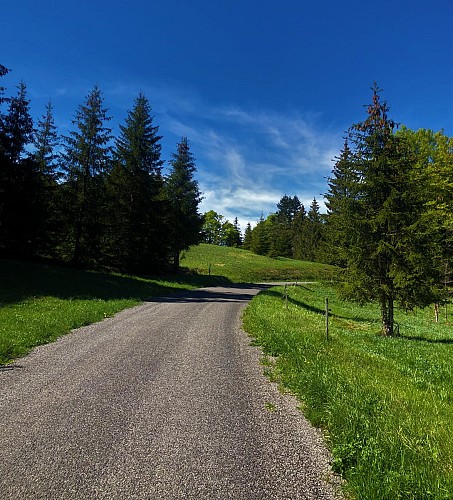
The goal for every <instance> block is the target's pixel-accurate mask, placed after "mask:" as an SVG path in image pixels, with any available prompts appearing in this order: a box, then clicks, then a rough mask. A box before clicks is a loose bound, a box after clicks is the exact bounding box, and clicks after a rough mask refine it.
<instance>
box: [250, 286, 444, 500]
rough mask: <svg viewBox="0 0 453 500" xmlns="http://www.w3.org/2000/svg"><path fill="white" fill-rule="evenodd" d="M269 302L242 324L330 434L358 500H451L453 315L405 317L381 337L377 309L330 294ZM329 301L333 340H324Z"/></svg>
mask: <svg viewBox="0 0 453 500" xmlns="http://www.w3.org/2000/svg"><path fill="white" fill-rule="evenodd" d="M283 295H284V294H283V289H282V288H272V289H270V290H268V291H265V292H263V293H261V294H260V295H259V296H258V297H256V298H255V299H254V300H253V301H252V303H251V304H250V305H249V306H248V308H247V309H246V311H245V314H244V324H245V328H246V330H247V331H248V332H249V333H250V334H251V335H252V337H253V338H254V342H255V343H256V344H258V345H260V346H261V347H262V349H263V351H264V353H265V356H264V358H263V365H264V366H265V368H264V369H265V371H266V372H267V374H268V375H269V376H270V377H271V378H272V379H273V380H275V381H277V382H278V383H279V384H281V387H282V388H284V389H286V390H290V391H291V392H293V393H295V394H296V395H297V396H298V398H299V399H300V401H301V407H302V409H303V410H304V413H305V414H306V415H307V417H308V418H309V419H310V420H311V421H312V422H313V423H314V424H315V425H316V426H318V427H321V428H322V429H323V430H324V433H325V436H326V439H327V441H328V443H329V445H330V448H331V450H332V452H333V457H334V462H333V466H334V469H335V471H336V472H338V473H340V474H341V475H342V476H343V477H344V478H345V479H346V491H347V492H348V493H349V494H350V495H351V497H352V498H357V499H368V500H384V499H388V500H393V499H403V498H404V499H414V500H422V499H451V498H453V363H452V359H453V331H452V323H453V315H452V314H450V315H449V316H448V324H446V323H445V321H443V322H439V323H438V324H436V323H435V322H434V313H433V311H432V310H424V311H417V312H416V313H411V314H405V313H399V314H397V316H396V320H397V321H398V323H399V324H400V330H401V336H400V337H395V338H384V337H382V336H381V335H379V331H380V324H379V308H378V307H377V306H375V305H369V306H366V307H359V306H356V305H353V304H351V303H349V302H343V301H341V300H339V299H338V298H337V296H336V294H335V291H334V290H333V289H332V288H331V287H329V286H326V285H322V284H310V285H300V286H297V287H294V286H292V287H288V299H287V300H285V299H284V296H283ZM325 297H329V302H330V304H329V307H330V310H331V313H330V315H331V316H330V324H329V339H328V340H326V336H325V314H324V309H325Z"/></svg>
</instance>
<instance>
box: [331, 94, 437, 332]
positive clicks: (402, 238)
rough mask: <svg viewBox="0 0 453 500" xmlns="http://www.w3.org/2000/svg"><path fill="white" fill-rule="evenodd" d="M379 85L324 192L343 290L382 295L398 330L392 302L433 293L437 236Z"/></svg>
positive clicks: (405, 303)
mask: <svg viewBox="0 0 453 500" xmlns="http://www.w3.org/2000/svg"><path fill="white" fill-rule="evenodd" d="M394 126H395V124H394V122H393V121H392V120H391V119H390V118H389V117H388V106H387V104H386V103H385V102H382V101H381V98H380V91H379V89H378V88H377V86H376V85H375V87H374V88H373V101H372V103H371V104H370V105H369V107H368V117H367V118H366V120H364V121H363V122H360V123H358V124H356V125H353V126H352V127H351V129H350V131H349V144H352V145H353V146H354V149H353V150H350V149H349V146H348V144H346V145H345V148H344V150H343V152H342V154H341V156H340V159H339V160H338V162H337V164H336V166H335V169H334V175H333V177H332V179H331V180H330V182H329V187H330V191H329V193H328V195H327V199H328V204H329V207H330V210H331V214H332V219H330V221H329V228H330V229H331V230H332V231H333V235H334V239H335V241H336V243H337V244H338V245H339V247H340V250H339V254H340V255H339V256H340V259H341V260H343V262H344V263H345V272H344V273H343V280H344V282H345V286H344V289H343V291H344V296H346V297H348V298H351V299H354V300H358V301H360V302H365V301H369V300H375V299H376V300H379V303H380V306H381V320H382V331H383V334H384V335H393V333H394V329H393V326H394V325H393V323H394V321H393V316H394V302H395V301H397V302H398V303H399V304H400V306H401V307H403V308H405V309H412V308H414V307H419V306H425V305H428V304H429V303H431V302H432V301H434V300H436V298H437V297H438V293H437V292H438V288H437V287H436V280H438V277H436V273H435V268H434V270H433V267H434V266H433V261H432V257H433V240H434V239H435V237H436V228H435V227H434V228H433V227H432V226H431V225H429V224H427V223H426V222H427V221H426V219H425V218H424V217H423V213H424V203H423V199H422V198H421V197H420V196H419V194H418V189H417V186H416V185H415V183H414V177H413V175H412V172H413V170H414V168H415V164H416V157H415V155H414V153H413V151H412V150H411V148H410V145H409V144H408V142H407V141H406V140H405V139H404V138H402V137H398V136H396V135H395V134H394V133H393V129H394Z"/></svg>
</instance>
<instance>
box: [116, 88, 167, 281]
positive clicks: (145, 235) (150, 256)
mask: <svg viewBox="0 0 453 500" xmlns="http://www.w3.org/2000/svg"><path fill="white" fill-rule="evenodd" d="M158 130H159V127H158V126H155V125H154V123H153V117H152V115H151V106H150V104H149V101H148V99H147V98H146V97H145V95H144V94H141V93H140V94H139V96H138V97H137V98H136V99H135V101H134V106H133V108H132V110H131V111H129V113H128V115H127V117H126V119H125V124H124V125H120V135H119V137H118V138H117V140H116V143H115V152H114V167H113V170H112V173H111V174H110V175H109V177H108V183H107V184H108V196H109V207H110V210H109V234H108V238H107V253H108V256H109V257H108V258H109V261H110V262H111V264H113V265H114V266H115V267H117V268H119V269H123V270H128V271H133V272H136V273H148V272H151V271H156V270H158V268H159V266H161V265H162V262H163V260H164V259H165V256H166V251H167V249H166V242H165V230H163V224H164V221H163V217H164V213H163V206H162V199H161V196H160V195H161V192H162V186H163V178H162V173H161V171H162V165H163V161H162V160H161V157H160V155H161V145H160V140H161V139H162V137H161V136H159V135H158Z"/></svg>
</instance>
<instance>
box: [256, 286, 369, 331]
mask: <svg viewBox="0 0 453 500" xmlns="http://www.w3.org/2000/svg"><path fill="white" fill-rule="evenodd" d="M297 286H300V285H297ZM304 288H305V289H306V290H308V291H310V292H311V291H312V290H311V289H310V288H307V287H305V286H304ZM265 293H266V294H268V295H272V296H273V297H278V298H280V299H284V294H283V293H279V292H276V291H274V290H269V291H267V292H265ZM288 302H289V303H290V304H294V305H295V306H297V307H302V308H303V309H305V310H307V311H311V312H314V313H316V314H322V315H323V316H324V315H325V313H326V310H325V309H321V308H320V307H316V306H312V305H310V304H307V303H305V302H302V301H300V300H296V299H293V298H292V297H289V296H288ZM329 316H330V317H331V318H338V319H347V320H353V321H357V322H358V323H369V322H370V318H361V317H359V316H354V317H352V318H351V317H349V316H340V315H339V314H334V313H332V312H331V313H330V314H329Z"/></svg>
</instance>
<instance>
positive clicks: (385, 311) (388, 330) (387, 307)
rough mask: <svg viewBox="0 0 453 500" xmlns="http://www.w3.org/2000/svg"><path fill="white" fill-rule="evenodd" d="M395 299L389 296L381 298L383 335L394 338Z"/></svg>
mask: <svg viewBox="0 0 453 500" xmlns="http://www.w3.org/2000/svg"><path fill="white" fill-rule="evenodd" d="M393 310H394V306H393V298H392V297H389V296H388V295H383V296H381V320H382V334H383V335H384V336H385V337H391V336H393V333H394V329H393V323H394V319H393Z"/></svg>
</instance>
